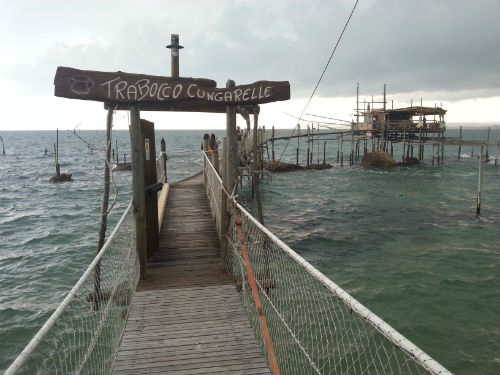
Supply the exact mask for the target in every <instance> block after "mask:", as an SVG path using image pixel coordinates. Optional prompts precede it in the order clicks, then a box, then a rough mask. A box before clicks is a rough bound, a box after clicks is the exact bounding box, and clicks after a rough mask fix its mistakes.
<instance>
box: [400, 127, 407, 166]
mask: <svg viewBox="0 0 500 375" xmlns="http://www.w3.org/2000/svg"><path fill="white" fill-rule="evenodd" d="M405 153H406V122H405V123H404V124H403V159H402V160H401V161H402V162H403V163H404V162H405V159H406V158H405Z"/></svg>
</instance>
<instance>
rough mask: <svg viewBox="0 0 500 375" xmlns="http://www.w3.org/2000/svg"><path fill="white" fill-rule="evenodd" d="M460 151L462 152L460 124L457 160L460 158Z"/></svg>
mask: <svg viewBox="0 0 500 375" xmlns="http://www.w3.org/2000/svg"><path fill="white" fill-rule="evenodd" d="M461 153H462V126H460V135H459V137H458V160H460V154H461Z"/></svg>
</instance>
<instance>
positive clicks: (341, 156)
mask: <svg viewBox="0 0 500 375" xmlns="http://www.w3.org/2000/svg"><path fill="white" fill-rule="evenodd" d="M343 144H344V134H343V133H342V134H341V135H340V165H344V152H343V151H342V148H343Z"/></svg>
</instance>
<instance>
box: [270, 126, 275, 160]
mask: <svg viewBox="0 0 500 375" xmlns="http://www.w3.org/2000/svg"><path fill="white" fill-rule="evenodd" d="M271 156H272V157H273V163H274V125H273V129H272V131H271Z"/></svg>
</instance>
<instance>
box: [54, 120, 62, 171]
mask: <svg viewBox="0 0 500 375" xmlns="http://www.w3.org/2000/svg"><path fill="white" fill-rule="evenodd" d="M55 156H56V175H57V177H59V176H60V175H61V170H60V168H59V128H57V129H56V147H55Z"/></svg>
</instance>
